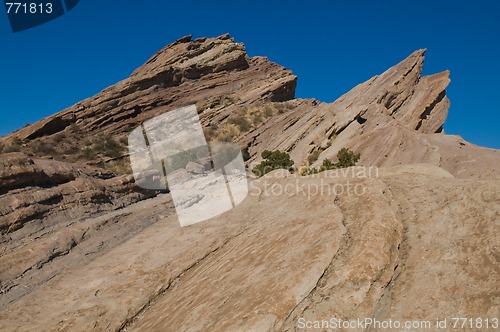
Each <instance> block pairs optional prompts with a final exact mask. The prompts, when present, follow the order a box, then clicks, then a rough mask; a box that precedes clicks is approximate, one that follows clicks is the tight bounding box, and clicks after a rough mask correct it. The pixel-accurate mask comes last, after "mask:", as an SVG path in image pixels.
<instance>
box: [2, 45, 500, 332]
mask: <svg viewBox="0 0 500 332" xmlns="http://www.w3.org/2000/svg"><path fill="white" fill-rule="evenodd" d="M424 53H425V50H417V51H415V52H414V53H412V54H411V55H410V56H409V57H408V58H407V59H405V60H403V61H402V62H401V63H399V64H397V65H396V66H394V67H392V68H390V69H389V70H387V71H386V72H384V73H382V74H381V75H378V76H375V77H373V78H371V79H370V80H368V81H367V82H365V83H362V84H360V85H358V86H356V87H355V88H353V89H352V90H351V91H349V92H348V93H346V94H345V95H343V96H341V97H340V98H339V99H338V100H336V101H335V102H334V103H331V104H326V103H321V102H318V101H317V100H301V99H293V98H294V91H295V85H296V77H295V76H294V75H293V74H292V73H291V72H290V71H288V70H286V69H285V68H283V67H281V66H279V65H277V64H274V63H272V62H270V61H269V60H268V59H267V58H264V57H253V58H250V57H248V56H247V55H246V53H245V49H244V46H243V45H242V44H239V43H235V42H234V41H233V40H232V39H231V37H230V36H229V35H223V36H220V37H218V38H198V39H195V40H192V37H191V36H186V37H183V38H181V39H179V40H177V41H176V42H174V43H172V44H170V45H168V46H166V47H165V48H163V49H162V50H160V51H159V52H157V53H156V54H155V55H154V56H153V57H152V58H151V59H149V60H148V61H147V62H146V63H145V64H144V65H143V66H141V67H140V68H138V69H137V70H136V71H134V73H133V74H132V75H131V76H130V77H129V78H127V79H125V80H123V81H121V82H119V83H117V84H115V85H113V86H111V87H109V88H107V89H105V90H104V91H102V92H101V93H99V94H98V95H96V96H94V97H91V98H89V99H86V100H84V101H82V102H80V103H77V104H76V105H74V106H72V107H70V108H68V109H66V110H63V111H61V112H59V113H57V114H55V115H53V116H51V117H48V118H46V119H44V120H42V121H40V122H38V123H35V124H33V125H31V126H28V127H27V128H23V129H21V130H19V131H18V132H16V133H14V134H12V135H10V136H8V137H5V138H0V141H1V142H0V143H2V142H4V141H5V142H11V141H13V139H15V138H17V139H20V140H23V144H24V145H28V143H30V142H31V141H33V140H34V141H37V140H49V141H50V140H51V139H53V140H55V135H57V134H56V133H58V134H59V133H61V132H62V133H64V135H65V136H64V137H65V139H64V141H61V144H66V143H68V142H70V143H71V142H73V143H76V144H77V145H81V141H82V140H85V139H93V138H94V136H95V134H96V132H99V133H106V134H110V135H111V136H112V137H125V136H126V135H127V134H128V132H129V131H130V130H132V129H133V128H135V127H137V126H138V125H139V124H141V123H142V122H144V121H145V120H148V119H151V118H152V117H154V116H156V115H159V114H162V113H163V112H166V111H169V110H172V109H175V108H177V107H179V106H184V105H188V104H192V103H196V104H197V106H198V109H199V113H200V114H199V115H200V119H201V122H202V124H203V126H204V127H205V129H206V130H207V132H206V134H207V137H208V138H212V139H215V140H222V141H225V140H234V141H237V142H238V143H239V144H240V145H241V146H242V147H245V148H246V149H247V151H248V154H249V156H248V157H249V160H248V162H247V163H248V164H249V166H251V165H252V164H253V163H255V162H258V161H259V156H260V153H261V152H262V151H263V150H264V149H268V150H275V149H280V150H282V151H287V152H289V153H290V155H291V157H292V158H293V160H294V161H295V164H296V166H300V165H302V164H303V162H304V160H306V159H307V157H308V156H309V154H310V153H312V152H313V151H321V153H320V155H319V158H318V160H317V162H316V163H315V164H314V165H315V166H317V165H318V164H319V163H321V162H322V160H323V159H324V158H330V159H333V158H335V155H336V153H337V152H338V151H339V150H340V149H341V148H343V147H347V148H350V149H352V150H355V151H357V152H360V153H361V160H360V164H361V165H364V166H379V167H381V169H380V170H378V169H376V171H375V172H372V171H371V170H372V168H367V167H359V166H358V167H352V168H349V169H345V170H342V171H328V172H323V173H321V174H320V175H314V176H307V177H300V176H297V174H290V173H289V172H288V171H274V172H271V173H269V174H267V175H266V176H264V177H262V178H260V179H258V180H252V179H250V181H251V182H250V185H249V188H250V192H249V194H248V196H247V198H246V199H245V201H243V202H242V203H241V204H239V205H237V206H236V207H235V208H234V209H232V210H230V211H227V212H225V213H223V214H221V215H219V216H217V217H215V218H213V219H211V220H208V221H206V222H202V223H198V224H194V225H190V226H187V227H183V228H181V227H180V226H179V223H178V218H177V217H176V215H175V213H174V208H173V204H172V201H171V197H170V195H169V194H167V195H163V194H158V192H157V191H148V190H142V189H139V188H138V187H137V186H136V183H135V182H134V177H133V176H132V175H130V174H129V175H124V176H116V174H115V173H113V172H111V171H107V170H103V169H99V168H96V167H92V166H89V165H85V164H83V163H70V162H64V161H57V160H47V159H42V158H39V156H38V155H36V152H33V151H26V153H32V154H33V155H32V156H28V155H27V154H23V153H10V154H1V155H0V231H2V236H1V237H0V243H1V244H2V250H1V251H0V292H1V294H2V297H1V298H0V330H1V331H16V330H22V331H25V330H37V331H40V330H43V331H53V330H72V331H73V330H74V331H89V330H117V331H124V330H127V331H135V330H144V331H156V330H158V331H163V330H173V331H183V330H206V331H228V330H232V331H240V330H251V329H254V330H263V331H271V330H272V331H291V330H298V329H299V327H298V325H297V322H298V319H299V318H306V319H308V320H322V319H330V318H332V317H338V318H342V319H356V318H364V317H373V318H377V319H379V320H383V319H393V320H394V319H402V320H411V319H414V320H429V321H432V322H435V320H436V319H437V318H443V317H454V316H457V315H460V316H461V317H462V316H463V317H498V316H499V315H500V305H499V303H498V295H499V294H498V292H497V291H496V289H497V288H498V280H497V278H495V276H496V275H497V272H498V270H499V259H498V257H499V256H500V255H499V254H498V243H499V241H500V239H499V235H498V234H499V233H498V231H497V229H498V226H499V221H500V220H499V217H498V216H499V215H500V210H499V207H500V201H499V195H498V192H500V183H499V181H500V180H499V179H498V176H499V174H498V165H499V164H500V153H499V152H498V151H496V150H493V149H486V148H481V147H477V146H475V145H472V144H470V143H467V142H465V141H464V140H463V139H461V138H460V137H456V136H450V135H445V134H444V133H443V131H442V127H443V123H444V121H445V119H446V116H447V112H448V107H449V101H448V99H447V97H446V90H445V89H446V87H447V85H448V84H449V78H448V76H449V73H448V72H442V73H438V74H435V75H431V76H424V77H422V75H421V74H422V65H423V62H424ZM250 120H251V121H250ZM247 122H248V123H247ZM238 124H239V125H238ZM224 126H226V127H224ZM228 128H229V129H231V130H232V131H230V130H229V129H228ZM224 130H227V132H224ZM228 132H229V133H230V134H231V135H220V134H221V133H222V134H227V133H228ZM208 133H212V134H214V137H210V135H208ZM99 158H102V156H101V157H99ZM99 158H98V157H96V159H95V160H88V162H89V163H99V162H107V160H106V159H104V160H98V159H99ZM117 158H119V157H117ZM207 166H209V163H208V162H207V161H206V160H204V161H203V162H202V163H201V164H197V163H190V164H189V165H188V167H186V168H185V169H180V170H177V171H176V172H174V173H172V174H170V177H171V178H173V179H174V180H175V179H178V180H179V183H180V184H178V185H180V186H181V187H182V190H184V193H186V194H187V195H184V197H182V198H183V199H182V200H181V201H176V205H182V206H186V207H187V208H189V207H192V206H194V205H195V204H197V202H200V201H203V200H206V201H213V199H214V197H215V196H214V197H204V196H203V195H202V194H200V188H201V189H203V188H206V187H209V186H212V185H213V184H214V183H217V181H219V182H218V183H219V184H221V183H224V181H225V179H221V178H220V177H218V176H216V174H215V173H211V174H207V176H200V175H196V174H201V173H204V172H205V170H206V169H207ZM379 171H380V172H379ZM229 176H234V177H235V179H236V180H240V181H243V180H244V177H243V176H242V175H241V174H238V175H229ZM479 178H484V180H477V179H479ZM151 179H153V180H155V181H159V182H161V181H163V182H164V179H163V178H162V174H159V172H158V171H154V170H153V171H151V172H146V173H145V174H143V177H142V178H139V179H138V182H140V181H149V180H151ZM471 179H475V180H471ZM159 182H158V183H159ZM165 189H166V187H165ZM147 198H149V199H147ZM199 212H200V211H199ZM200 213H203V211H201V212H200Z"/></svg>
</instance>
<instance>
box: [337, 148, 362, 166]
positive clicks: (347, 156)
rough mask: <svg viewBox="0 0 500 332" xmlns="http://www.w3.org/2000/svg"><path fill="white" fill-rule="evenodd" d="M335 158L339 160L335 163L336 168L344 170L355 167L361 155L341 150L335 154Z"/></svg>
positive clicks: (344, 149)
mask: <svg viewBox="0 0 500 332" xmlns="http://www.w3.org/2000/svg"><path fill="white" fill-rule="evenodd" d="M337 157H338V158H339V162H338V163H337V166H338V168H345V167H351V166H354V165H356V163H357V162H358V160H359V158H360V157H361V154H359V153H354V152H353V151H351V150H349V149H346V148H342V149H340V151H339V152H338V153H337Z"/></svg>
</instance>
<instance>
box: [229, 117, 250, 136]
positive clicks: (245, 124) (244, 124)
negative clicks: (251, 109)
mask: <svg viewBox="0 0 500 332" xmlns="http://www.w3.org/2000/svg"><path fill="white" fill-rule="evenodd" d="M227 122H228V123H230V124H234V125H235V126H237V127H238V129H239V130H240V132H242V131H249V130H250V129H251V128H252V124H251V123H250V121H248V119H247V118H246V117H245V115H243V114H237V115H234V116H230V117H229V119H228V120H227Z"/></svg>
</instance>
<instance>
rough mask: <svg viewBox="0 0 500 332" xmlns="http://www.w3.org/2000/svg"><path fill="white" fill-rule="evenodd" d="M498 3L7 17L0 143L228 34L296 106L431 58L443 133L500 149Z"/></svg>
mask: <svg viewBox="0 0 500 332" xmlns="http://www.w3.org/2000/svg"><path fill="white" fill-rule="evenodd" d="M499 17H500V1H476V2H473V1H457V0H454V1H438V0H432V1H428V0H425V1H417V2H402V1H384V0H381V1H368V0H367V1H338V2H337V1H313V0H309V1H272V0H267V1H199V2H196V1H172V2H170V1H162V0H141V1H139V0H136V1H133V0H126V1H124V0H120V1H118V0H105V1H96V0H81V1H80V3H79V4H78V6H77V7H75V8H74V9H73V10H72V11H70V12H69V13H67V14H66V15H64V16H62V17H60V18H58V19H56V20H54V21H51V22H49V23H47V24H44V25H41V26H39V27H36V28H33V29H31V30H27V31H23V32H19V33H16V34H13V33H12V32H11V30H10V27H9V25H8V21H7V15H6V14H5V12H4V10H3V8H0V45H1V46H0V80H1V89H0V116H1V121H0V135H4V134H7V133H9V132H11V131H13V130H14V129H17V128H19V127H22V126H23V125H24V124H26V123H33V122H35V121H37V120H39V119H41V118H43V117H45V116H48V115H50V114H52V113H55V112H57V111H59V110H62V109H64V108H66V107H68V106H71V105H72V104H74V103H76V102H78V101H80V100H82V99H84V98H87V97H90V96H92V95H94V94H96V93H97V92H99V91H101V90H102V89H104V88H106V87H107V86H109V85H112V84H114V83H116V82H117V81H119V80H121V79H124V78H126V77H127V76H128V75H129V74H130V73H131V72H132V71H133V70H134V69H135V68H137V67H138V66H140V65H141V64H142V63H144V62H145V61H146V60H147V59H148V58H149V57H150V56H152V55H153V53H154V52H156V51H157V50H158V49H160V48H161V47H163V46H165V45H166V44H168V43H170V42H172V41H174V40H175V39H177V38H179V37H181V36H184V35H187V34H193V35H194V37H201V36H208V37H212V36H218V35H220V34H223V33H226V32H229V33H230V34H231V35H232V36H233V37H234V38H235V39H236V41H238V42H244V43H245V45H246V47H247V51H248V53H249V54H250V55H251V56H253V55H265V56H268V57H269V58H270V59H271V60H272V61H275V62H277V63H279V64H281V65H283V66H285V67H287V68H289V69H291V70H293V72H294V73H295V74H296V75H297V76H298V77H299V81H298V88H297V97H315V98H317V99H319V100H322V101H327V102H330V101H333V100H335V99H336V98H337V97H339V96H340V95H341V94H343V93H345V92H346V91H348V90H350V89H351V88H352V87H354V86H355V85H357V84H359V83H361V82H363V81H365V80H367V79H368V78H370V77H371V76H373V75H376V74H379V73H381V72H383V71H384V70H385V69H387V68H389V67H390V66H392V65H394V64H396V63H397V62H399V61H400V60H402V59H403V58H405V57H406V56H407V55H408V54H410V53H411V52H412V51H413V50H415V49H419V48H424V47H426V48H428V51H427V56H426V63H425V65H424V74H431V73H434V72H438V71H442V70H445V69H450V70H451V79H452V83H451V85H450V86H449V88H448V97H449V98H450V100H451V109H450V115H449V117H448V121H447V123H446V125H445V131H446V132H447V133H449V134H458V135H461V136H463V137H464V138H465V139H466V140H468V141H471V142H472V143H475V144H478V145H483V146H488V147H493V148H500V130H499V122H498V115H499V111H500V106H499V102H498V99H499V95H500V91H499V88H500V84H499V82H500V19H499Z"/></svg>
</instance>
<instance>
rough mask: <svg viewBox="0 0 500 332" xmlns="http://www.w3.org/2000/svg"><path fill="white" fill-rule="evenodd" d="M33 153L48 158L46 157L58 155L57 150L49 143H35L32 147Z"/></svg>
mask: <svg viewBox="0 0 500 332" xmlns="http://www.w3.org/2000/svg"><path fill="white" fill-rule="evenodd" d="M31 151H32V152H33V153H34V154H35V155H41V156H46V155H51V156H53V155H57V154H58V153H57V150H56V149H55V147H54V146H53V145H52V144H50V143H47V142H40V141H39V142H35V143H34V144H32V145H31Z"/></svg>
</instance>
